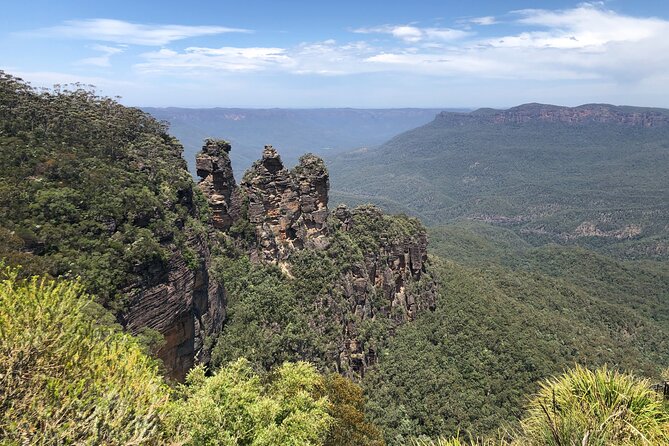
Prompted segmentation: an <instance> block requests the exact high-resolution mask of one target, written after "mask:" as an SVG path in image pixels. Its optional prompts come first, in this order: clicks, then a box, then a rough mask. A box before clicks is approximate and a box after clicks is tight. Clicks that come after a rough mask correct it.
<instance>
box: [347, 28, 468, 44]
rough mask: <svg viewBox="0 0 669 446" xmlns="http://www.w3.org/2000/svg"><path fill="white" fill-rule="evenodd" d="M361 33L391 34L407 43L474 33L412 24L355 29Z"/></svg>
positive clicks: (451, 38) (460, 36) (459, 36)
mask: <svg viewBox="0 0 669 446" xmlns="http://www.w3.org/2000/svg"><path fill="white" fill-rule="evenodd" d="M353 32H355V33H359V34H390V35H392V36H393V37H396V38H397V39H400V40H403V41H404V42H407V43H417V42H421V41H425V40H442V41H449V40H457V39H462V38H464V37H467V36H470V35H472V33H471V32H469V31H463V30H460V29H452V28H419V27H417V26H412V25H382V26H374V27H371V28H358V29H355V30H353Z"/></svg>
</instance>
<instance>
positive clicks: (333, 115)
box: [143, 107, 462, 174]
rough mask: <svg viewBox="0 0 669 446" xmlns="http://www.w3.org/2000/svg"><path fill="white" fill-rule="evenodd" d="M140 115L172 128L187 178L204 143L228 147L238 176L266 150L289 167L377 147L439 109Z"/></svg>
mask: <svg viewBox="0 0 669 446" xmlns="http://www.w3.org/2000/svg"><path fill="white" fill-rule="evenodd" d="M143 110H144V111H146V112H148V113H150V114H151V115H153V116H154V117H155V118H157V119H159V120H164V121H167V122H169V123H170V133H171V134H173V135H174V136H176V137H177V138H179V140H180V141H181V142H182V143H183V145H184V149H185V150H184V157H185V158H186V160H187V161H188V164H189V166H190V170H191V172H193V173H194V172H195V170H194V162H195V154H196V153H197V151H199V150H200V148H201V147H202V140H203V139H204V138H207V137H216V138H223V139H226V140H228V141H230V142H231V143H232V153H231V156H230V157H231V159H232V164H233V168H234V169H235V172H240V174H241V173H243V171H244V169H246V168H247V167H249V166H250V165H251V163H252V162H253V161H254V160H255V159H257V158H258V156H259V154H260V153H261V151H262V148H263V146H264V145H265V144H272V145H273V146H275V147H277V148H278V149H279V150H280V152H281V155H282V156H283V158H284V162H286V164H288V165H291V164H294V163H295V162H296V161H297V159H298V158H299V156H300V155H302V154H304V153H305V152H312V153H315V154H319V155H324V154H328V153H337V152H341V151H344V150H352V149H357V148H361V147H375V146H377V145H379V144H381V143H383V142H384V141H386V140H388V139H390V138H391V137H393V136H395V135H397V134H398V133H402V132H404V131H406V130H409V129H412V128H415V127H418V126H421V125H423V124H426V123H428V122H430V121H431V120H432V119H434V117H435V115H436V114H437V113H439V112H441V111H442V110H443V109H421V108H398V109H353V108H322V109H281V108H272V109H248V108H201V109H193V108H176V107H169V108H150V107H146V108H143ZM454 110H455V109H454ZM461 111H462V110H461Z"/></svg>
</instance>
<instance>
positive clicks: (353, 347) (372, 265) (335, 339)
mask: <svg viewBox="0 0 669 446" xmlns="http://www.w3.org/2000/svg"><path fill="white" fill-rule="evenodd" d="M211 153H212V151H211V150H210V149H209V148H208V146H207V145H205V147H203V150H202V152H201V153H200V154H199V155H198V158H197V159H198V174H199V175H200V176H201V177H202V180H201V181H200V183H199V186H200V188H201V190H202V192H203V193H204V194H205V196H207V198H208V199H209V202H210V204H211V206H212V208H213V209H217V210H218V209H226V208H230V205H229V204H225V205H220V204H219V203H220V202H221V199H220V197H223V196H227V195H226V193H227V191H230V190H231V191H233V192H232V195H231V196H230V198H226V200H227V201H226V203H241V206H240V207H241V209H240V212H239V213H238V214H236V215H219V216H215V217H214V225H217V221H232V222H233V223H232V225H234V226H240V223H241V224H242V225H247V226H249V225H250V227H251V228H252V232H253V237H252V240H251V241H250V243H247V244H246V245H245V246H246V249H247V251H248V254H249V256H250V258H251V259H252V260H253V261H255V262H261V263H269V264H276V265H279V266H280V267H281V269H282V270H283V271H284V272H285V273H286V275H287V276H288V277H292V266H291V262H292V258H293V256H295V255H298V254H300V253H305V252H314V253H321V254H315V255H323V256H325V259H327V261H326V263H328V264H330V263H333V264H335V265H336V268H337V271H338V272H337V278H336V279H335V280H334V281H333V282H332V283H329V284H328V291H327V292H323V294H322V295H321V296H319V297H318V298H317V299H316V300H317V303H316V304H314V305H315V307H318V308H323V309H326V308H327V309H328V311H329V313H328V314H330V315H331V316H328V318H329V320H322V317H323V316H322V314H321V315H319V314H314V317H313V322H312V323H313V327H312V328H313V330H315V331H316V332H322V333H325V331H326V330H331V331H330V332H329V334H328V335H327V336H326V337H327V338H328V339H330V341H332V343H334V344H336V345H337V351H331V352H327V353H326V356H328V357H329V358H331V360H332V362H333V363H334V367H336V369H337V370H338V371H339V372H340V373H343V374H347V375H350V376H362V375H364V373H365V370H366V369H367V367H368V366H370V365H372V364H374V363H375V362H376V360H377V346H378V342H373V341H370V340H369V339H368V337H366V336H365V335H364V333H363V332H364V329H363V327H364V326H366V325H367V324H368V323H370V322H373V321H376V322H379V323H382V324H383V326H384V327H385V328H384V329H385V330H387V331H389V333H388V334H389V335H390V334H392V332H393V331H394V329H395V327H397V326H398V325H400V324H402V323H405V322H407V321H410V320H412V319H413V318H414V317H415V316H416V315H417V314H418V313H419V312H420V311H423V310H425V309H429V308H433V307H434V305H435V297H436V292H435V288H436V287H435V283H434V281H433V279H432V278H431V277H430V275H429V273H428V271H427V265H428V260H427V235H426V232H425V229H424V228H423V227H422V225H421V224H420V223H419V222H418V220H416V219H412V218H409V217H403V216H397V217H392V216H387V215H384V214H383V213H382V212H381V211H380V210H379V209H378V208H375V207H373V206H363V207H359V208H355V209H352V210H349V209H348V208H347V207H346V206H343V205H341V206H338V207H337V208H336V209H335V210H334V211H333V212H330V211H329V209H328V192H329V174H328V171H327V168H326V166H325V164H324V162H323V160H322V159H320V158H318V157H317V156H314V155H311V154H307V155H304V156H303V157H302V158H301V159H300V161H299V163H298V165H297V166H296V167H294V168H293V169H290V170H289V169H286V167H285V166H284V165H283V162H282V161H281V157H280V156H279V154H278V153H277V151H276V150H275V149H274V148H273V147H272V146H266V147H265V148H264V150H263V152H262V158H261V159H260V160H258V161H256V162H255V163H254V164H253V166H252V167H251V168H250V169H249V170H248V171H247V172H246V173H245V175H244V177H243V179H242V181H241V183H240V184H239V185H238V186H237V185H235V184H234V177H233V176H232V172H231V171H228V170H226V172H227V178H226V180H224V181H220V182H218V183H215V182H212V181H210V178H211V169H208V168H207V169H200V167H199V166H201V165H203V164H204V162H203V161H201V160H204V159H207V158H208V157H211ZM228 153H229V149H228V150H225V151H221V152H218V153H217V155H216V156H215V157H214V159H211V161H209V160H208V159H207V163H211V165H219V166H222V165H229V159H228ZM207 165H209V164H207ZM216 184H222V185H223V188H222V189H220V190H217V189H216V188H215V185H216ZM212 186H214V188H213V189H212ZM215 212H216V211H215ZM230 227H231V226H228V228H230ZM217 228H219V229H221V230H222V231H223V232H224V233H225V234H226V235H227V236H228V237H231V238H234V237H237V236H238V235H237V234H236V233H235V232H234V230H230V231H227V232H226V229H225V228H222V227H220V225H219V226H217ZM233 229H234V228H233ZM310 311H311V310H310ZM314 311H316V313H318V310H315V309H314ZM382 321H385V322H382ZM332 324H334V331H335V332H336V333H333V332H332V330H333V329H332V327H331V325H332ZM326 325H327V326H328V327H329V328H326Z"/></svg>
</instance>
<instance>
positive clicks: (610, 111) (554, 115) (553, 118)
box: [437, 104, 669, 128]
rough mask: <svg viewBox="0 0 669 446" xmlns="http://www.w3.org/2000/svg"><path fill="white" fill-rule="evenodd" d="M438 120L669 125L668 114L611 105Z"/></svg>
mask: <svg viewBox="0 0 669 446" xmlns="http://www.w3.org/2000/svg"><path fill="white" fill-rule="evenodd" d="M437 119H443V120H448V121H454V122H471V121H475V122H480V123H490V124H526V123H531V122H547V123H563V124H568V125H580V124H593V123H598V124H616V125H625V126H631V127H646V128H648V127H660V126H667V125H669V114H667V113H666V110H661V109H649V108H638V107H617V106H613V105H609V104H585V105H580V106H578V107H560V106H557V105H548V104H524V105H519V106H517V107H513V108H509V109H507V110H495V109H489V108H488V109H479V110H476V111H474V112H471V113H449V112H442V113H440V114H439V115H438V118H437Z"/></svg>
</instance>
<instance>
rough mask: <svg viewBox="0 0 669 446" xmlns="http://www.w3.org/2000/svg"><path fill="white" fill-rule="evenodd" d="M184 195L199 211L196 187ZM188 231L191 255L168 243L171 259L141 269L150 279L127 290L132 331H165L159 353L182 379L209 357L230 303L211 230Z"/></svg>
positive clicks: (169, 371) (167, 367)
mask: <svg viewBox="0 0 669 446" xmlns="http://www.w3.org/2000/svg"><path fill="white" fill-rule="evenodd" d="M179 196H180V197H181V199H180V203H179V204H180V205H182V206H185V207H186V208H188V209H189V211H190V213H191V214H192V215H197V206H196V204H195V203H194V202H193V190H192V188H190V187H188V188H186V189H184V190H182V191H180V193H179ZM179 224H181V223H179ZM183 230H184V232H185V234H186V237H187V240H186V241H185V247H186V249H187V250H188V251H189V252H190V254H191V255H190V257H191V258H186V257H185V255H184V252H183V251H182V250H180V249H178V248H177V247H176V246H174V244H172V243H165V245H164V247H165V248H166V249H168V250H169V253H168V256H167V258H168V260H167V261H166V262H164V263H163V262H154V263H153V264H151V265H149V266H147V267H145V268H144V270H143V271H136V273H137V274H138V275H139V276H140V277H143V278H144V279H143V280H141V281H139V282H137V283H134V284H132V285H130V286H129V287H128V288H127V289H125V290H124V292H123V294H124V295H126V296H128V305H127V308H126V310H125V311H124V312H123V314H122V315H121V318H122V322H123V325H124V326H125V327H126V329H128V330H129V331H131V332H133V333H141V332H143V331H144V330H145V329H146V328H149V329H152V330H156V331H158V332H159V333H160V334H161V335H162V336H163V338H164V340H163V341H164V342H163V344H162V346H161V347H160V349H159V350H158V352H157V356H158V358H159V359H161V360H162V362H163V364H164V366H165V371H166V373H167V375H168V376H169V377H170V378H172V379H174V380H177V381H183V379H184V378H185V377H186V374H187V373H188V371H189V370H190V369H191V368H192V367H193V365H195V364H196V363H200V364H207V363H208V362H209V360H210V351H209V348H208V345H210V344H207V343H206V340H207V339H208V338H209V339H214V338H215V337H216V336H217V335H218V333H220V331H221V328H222V326H223V321H224V318H225V304H226V302H225V301H226V299H225V297H226V296H225V289H224V287H223V284H220V283H218V282H217V281H216V280H215V279H213V278H212V277H210V276H209V268H210V266H211V255H210V249H209V247H210V241H209V235H208V234H207V233H198V232H196V231H193V230H189V229H187V228H183ZM194 259H197V260H194ZM194 262H196V263H195V264H194Z"/></svg>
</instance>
